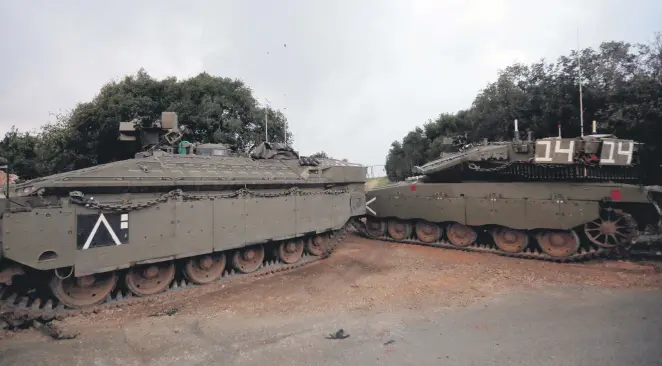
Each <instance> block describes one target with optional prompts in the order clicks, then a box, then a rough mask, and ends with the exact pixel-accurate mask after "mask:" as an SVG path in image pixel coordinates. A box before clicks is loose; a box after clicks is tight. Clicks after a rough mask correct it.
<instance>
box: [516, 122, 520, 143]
mask: <svg viewBox="0 0 662 366" xmlns="http://www.w3.org/2000/svg"><path fill="white" fill-rule="evenodd" d="M515 141H519V129H518V128H517V120H515Z"/></svg>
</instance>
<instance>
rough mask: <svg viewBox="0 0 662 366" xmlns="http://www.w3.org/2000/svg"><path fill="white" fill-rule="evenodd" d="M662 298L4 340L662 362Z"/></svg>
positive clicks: (40, 358) (165, 324)
mask: <svg viewBox="0 0 662 366" xmlns="http://www.w3.org/2000/svg"><path fill="white" fill-rule="evenodd" d="M661 305H662V292H661V291H659V290H628V289H614V288H610V289H604V288H598V287H585V288H582V287H576V286H573V287H571V286H553V287H549V286H545V287H544V289H541V290H531V291H526V292H512V291H511V292H505V293H502V294H500V295H498V296H496V297H492V298H491V299H489V300H486V301H479V302H475V303H473V304H471V305H469V306H467V307H450V308H448V307H445V308H436V307H435V306H434V304H431V305H430V306H428V307H426V309H427V310H425V311H421V310H420V309H417V310H416V311H411V310H407V309H396V310H393V311H389V312H382V313H379V314H374V313H370V312H366V313H351V312H350V313H329V314H323V315H315V316H314V317H313V316H309V317H305V318H301V317H297V316H296V314H292V315H291V316H288V317H277V316H266V317H260V318H255V319H248V320H237V319H230V318H224V317H223V316H222V315H210V316H204V317H200V316H198V317H191V316H178V315H174V316H163V317H149V318H145V319H141V320H139V321H137V322H131V323H127V324H123V329H117V328H112V327H111V328H105V327H104V325H103V324H98V326H97V328H95V329H88V330H86V331H83V333H82V334H81V336H79V337H78V338H76V339H73V340H60V341H54V340H51V339H50V338H48V337H46V336H41V335H40V336H34V335H33V336H31V337H28V336H26V337H27V338H26V337H12V338H9V339H5V340H1V341H0V365H261V366H264V365H529V366H532V365H605V366H609V365H619V366H621V365H662V311H660V308H661ZM340 328H342V329H343V330H344V331H345V333H346V334H349V337H347V338H345V339H327V337H328V335H329V334H331V333H336V331H338V330H339V329H340Z"/></svg>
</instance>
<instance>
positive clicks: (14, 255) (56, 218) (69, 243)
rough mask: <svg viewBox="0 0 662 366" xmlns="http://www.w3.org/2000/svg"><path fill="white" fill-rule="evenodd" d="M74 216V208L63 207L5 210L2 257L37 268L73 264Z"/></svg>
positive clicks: (45, 268) (74, 248)
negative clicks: (21, 210) (20, 210)
mask: <svg viewBox="0 0 662 366" xmlns="http://www.w3.org/2000/svg"><path fill="white" fill-rule="evenodd" d="M75 219H76V215H75V213H74V210H72V209H65V208H34V209H31V210H30V211H23V212H5V213H4V215H3V219H2V239H3V240H2V241H3V244H2V245H3V251H4V256H5V257H6V258H7V259H11V260H13V261H16V262H18V263H21V264H23V265H26V266H28V267H32V268H35V269H38V270H49V269H55V268H60V267H67V266H72V265H73V264H74V259H75V256H76V247H75V246H76V231H75V225H76V223H75Z"/></svg>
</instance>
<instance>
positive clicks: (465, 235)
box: [446, 222, 478, 247]
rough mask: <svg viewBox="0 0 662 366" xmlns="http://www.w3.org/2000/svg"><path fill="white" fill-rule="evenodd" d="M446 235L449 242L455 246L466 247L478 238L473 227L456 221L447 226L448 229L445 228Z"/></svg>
mask: <svg viewBox="0 0 662 366" xmlns="http://www.w3.org/2000/svg"><path fill="white" fill-rule="evenodd" d="M446 235H447V236H448V240H449V241H450V242H451V244H453V245H455V246H457V247H468V246H469V245H471V244H473V243H475V242H476V239H478V233H476V231H475V230H474V229H472V228H470V227H469V226H466V225H462V224H459V223H457V222H455V223H452V224H450V225H449V226H448V229H446Z"/></svg>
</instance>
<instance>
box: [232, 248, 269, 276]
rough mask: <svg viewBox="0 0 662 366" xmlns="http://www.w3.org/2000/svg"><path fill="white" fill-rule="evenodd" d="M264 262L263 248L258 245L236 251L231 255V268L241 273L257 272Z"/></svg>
mask: <svg viewBox="0 0 662 366" xmlns="http://www.w3.org/2000/svg"><path fill="white" fill-rule="evenodd" d="M262 261H264V247H263V246H262V245H260V244H258V245H251V246H249V247H245V248H241V249H238V250H237V251H235V252H234V254H233V255H232V266H233V267H234V268H235V269H236V270H237V271H239V272H241V273H251V272H255V271H257V269H258V268H260V265H262Z"/></svg>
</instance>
